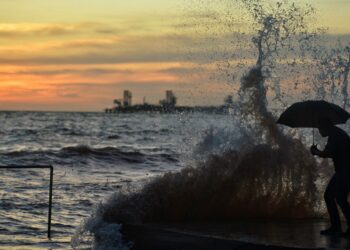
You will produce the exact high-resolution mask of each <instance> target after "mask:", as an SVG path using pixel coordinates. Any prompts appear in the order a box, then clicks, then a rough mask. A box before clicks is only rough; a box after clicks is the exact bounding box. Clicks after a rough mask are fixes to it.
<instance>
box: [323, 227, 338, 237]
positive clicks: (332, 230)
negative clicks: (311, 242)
mask: <svg viewBox="0 0 350 250" xmlns="http://www.w3.org/2000/svg"><path fill="white" fill-rule="evenodd" d="M320 234H321V235H333V236H334V235H341V234H342V232H341V228H340V227H330V228H328V229H326V230H322V231H321V232H320Z"/></svg>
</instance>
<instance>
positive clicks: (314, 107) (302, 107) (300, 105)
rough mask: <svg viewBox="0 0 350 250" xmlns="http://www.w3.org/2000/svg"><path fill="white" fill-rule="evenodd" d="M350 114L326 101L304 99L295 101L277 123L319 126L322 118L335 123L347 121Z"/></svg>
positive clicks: (290, 125) (295, 125)
mask: <svg viewBox="0 0 350 250" xmlns="http://www.w3.org/2000/svg"><path fill="white" fill-rule="evenodd" d="M349 117H350V114H349V113H348V112H347V111H346V110H344V109H342V108H341V107H339V106H338V105H335V104H333V103H329V102H326V101H304V102H297V103H294V104H293V105H292V106H290V107H289V108H287V109H286V111H284V112H283V113H282V114H281V116H280V118H279V119H278V121H277V123H279V124H283V125H287V126H289V127H292V128H317V127H318V122H319V120H320V119H325V118H326V119H329V120H330V121H331V122H332V123H333V124H341V123H345V122H346V121H347V120H348V119H349Z"/></svg>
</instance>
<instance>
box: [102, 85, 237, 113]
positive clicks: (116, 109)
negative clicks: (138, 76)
mask: <svg viewBox="0 0 350 250" xmlns="http://www.w3.org/2000/svg"><path fill="white" fill-rule="evenodd" d="M123 97H124V98H123V99H122V100H121V99H116V100H114V102H113V103H114V106H113V107H111V108H106V109H105V112H106V113H137V112H139V113H153V112H155V113H184V112H204V113H210V114H227V113H230V110H231V109H232V106H233V101H232V96H228V97H227V98H226V99H225V101H224V104H223V105H219V106H177V105H176V102H177V97H176V96H175V94H174V92H173V91H172V90H167V91H166V96H165V99H164V100H160V101H159V105H155V104H148V103H146V102H145V100H144V103H143V104H136V105H132V93H131V91H129V90H124V95H123Z"/></svg>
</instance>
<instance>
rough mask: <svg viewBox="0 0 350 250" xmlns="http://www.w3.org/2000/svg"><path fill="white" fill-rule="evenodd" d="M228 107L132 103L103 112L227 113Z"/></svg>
mask: <svg viewBox="0 0 350 250" xmlns="http://www.w3.org/2000/svg"><path fill="white" fill-rule="evenodd" d="M229 110H230V108H229V107H228V106H226V105H222V106H161V105H150V104H143V105H133V106H129V107H115V108H110V109H108V108H107V109H105V113H185V112H186V113H187V112H188V113H193V112H203V113H209V114H227V113H229Z"/></svg>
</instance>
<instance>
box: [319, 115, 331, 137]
mask: <svg viewBox="0 0 350 250" xmlns="http://www.w3.org/2000/svg"><path fill="white" fill-rule="evenodd" d="M333 126H334V125H333V123H332V122H331V120H329V119H327V118H322V119H320V120H319V121H318V131H320V134H321V135H322V136H323V137H326V136H329V134H330V132H331V130H332V128H333Z"/></svg>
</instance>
